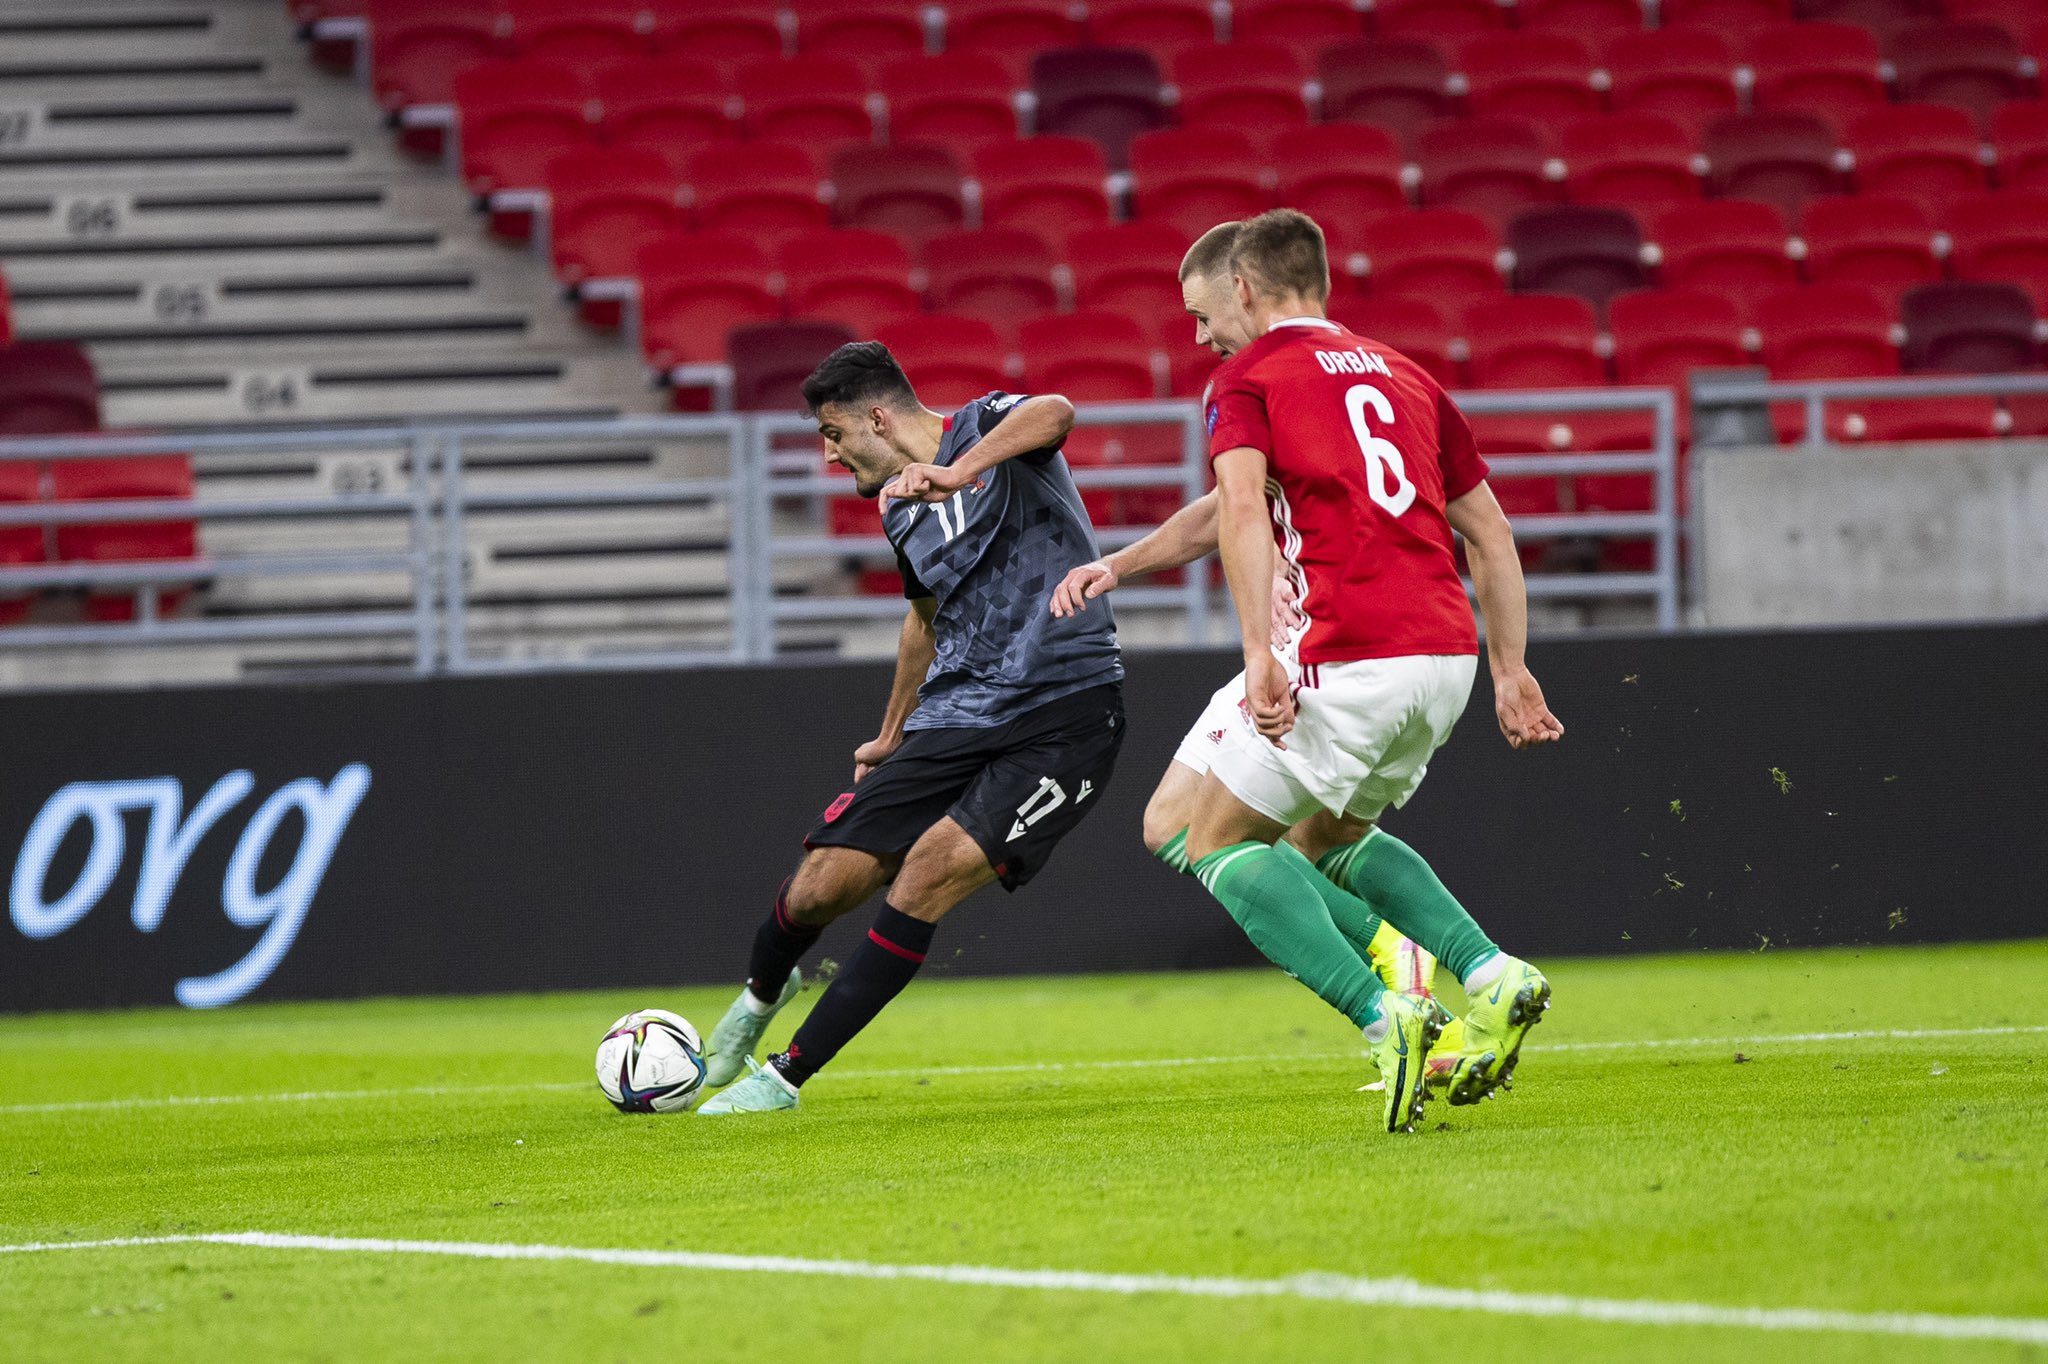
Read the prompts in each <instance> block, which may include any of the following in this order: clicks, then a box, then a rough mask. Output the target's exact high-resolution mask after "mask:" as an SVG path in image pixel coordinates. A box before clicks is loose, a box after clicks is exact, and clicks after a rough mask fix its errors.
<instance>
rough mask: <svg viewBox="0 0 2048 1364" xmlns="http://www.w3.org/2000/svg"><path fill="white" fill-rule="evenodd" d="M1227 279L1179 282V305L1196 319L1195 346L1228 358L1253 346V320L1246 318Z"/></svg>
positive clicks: (1195, 278) (1195, 279)
mask: <svg viewBox="0 0 2048 1364" xmlns="http://www.w3.org/2000/svg"><path fill="white" fill-rule="evenodd" d="M1229 286H1230V281H1229V280H1228V279H1222V280H1217V279H1205V278H1203V277H1202V276H1200V275H1195V276H1192V277H1190V278H1188V279H1185V280H1182V281H1181V286H1180V301H1181V302H1182V303H1183V304H1185V305H1186V306H1187V310H1188V313H1189V315H1191V316H1192V317H1193V318H1194V319H1195V344H1196V345H1198V346H1207V347H1208V348H1209V349H1210V350H1212V351H1215V352H1216V353H1217V354H1218V355H1221V356H1224V357H1226V358H1227V357H1229V356H1232V355H1235V354H1237V352H1238V351H1240V350H1242V349H1244V348H1245V347H1246V346H1248V345H1250V344H1251V343H1252V320H1251V318H1249V317H1247V316H1246V315H1245V311H1244V309H1243V307H1241V306H1240V305H1239V303H1238V301H1237V294H1236V292H1235V291H1234V290H1232V289H1231V288H1230V287H1229Z"/></svg>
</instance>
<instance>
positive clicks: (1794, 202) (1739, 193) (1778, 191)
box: [1705, 113, 1839, 217]
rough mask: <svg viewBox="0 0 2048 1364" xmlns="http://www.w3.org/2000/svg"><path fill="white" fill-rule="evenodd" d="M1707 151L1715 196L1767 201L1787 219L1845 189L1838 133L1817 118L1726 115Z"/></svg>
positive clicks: (1712, 128) (1715, 125) (1711, 129)
mask: <svg viewBox="0 0 2048 1364" xmlns="http://www.w3.org/2000/svg"><path fill="white" fill-rule="evenodd" d="M1705 148H1706V154H1707V166H1708V187H1709V188H1710V189H1711V190H1712V191H1713V192H1714V193H1716V194H1721V195H1726V196H1729V197H1731V198H1737V199H1757V200H1761V201H1762V202H1764V203H1767V204H1772V205H1775V206H1776V207H1777V208H1778V209H1779V210H1780V211H1781V212H1783V213H1784V214H1785V215H1786V216H1787V217H1790V216H1792V215H1793V214H1796V213H1797V212H1798V211H1799V209H1800V207H1801V206H1802V205H1804V204H1805V203H1806V201H1807V200H1808V199H1811V198H1813V197H1815V196H1816V195H1821V194H1831V193H1833V192H1834V191H1835V190H1836V189H1837V188H1839V183H1838V177H1837V174H1836V169H1835V166H1836V158H1835V152H1836V139H1835V135H1834V133H1833V131H1832V130H1830V129H1829V127H1828V125H1827V124H1826V123H1824V122H1822V121H1821V120H1820V119H1818V118H1816V117H1814V116H1813V115H1812V114H1800V113H1757V114H1725V115H1723V116H1722V117H1720V118H1717V119H1715V120H1714V121H1713V122H1712V123H1710V124H1708V125H1707V131H1706V139H1705Z"/></svg>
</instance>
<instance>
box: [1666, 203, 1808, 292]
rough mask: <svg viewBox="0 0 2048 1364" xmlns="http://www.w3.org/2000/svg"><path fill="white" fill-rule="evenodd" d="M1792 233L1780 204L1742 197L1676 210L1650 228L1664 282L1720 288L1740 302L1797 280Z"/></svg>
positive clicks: (1672, 210)
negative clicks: (1789, 244) (1790, 248)
mask: <svg viewBox="0 0 2048 1364" xmlns="http://www.w3.org/2000/svg"><path fill="white" fill-rule="evenodd" d="M1789 237H1790V233H1789V232H1787V230H1786V227H1785V218H1784V215H1783V214H1781V213H1779V212H1778V210H1777V209H1775V208H1773V207H1771V206H1770V205H1769V204H1760V203H1752V202H1750V201H1748V200H1743V199H1718V200H1717V199H1709V200H1706V201H1705V202H1703V203H1698V204H1692V205H1689V206H1688V207H1685V208H1678V209H1671V210H1669V211H1667V212H1665V213H1662V214H1660V215H1658V217H1657V219H1656V220H1655V223H1654V224H1653V226H1652V228H1651V239H1652V241H1653V242H1654V243H1655V245H1656V254H1657V256H1658V259H1659V265H1658V277H1659V278H1660V279H1661V280H1662V282H1663V283H1664V284H1665V285H1667V286H1672V287H1680V288H1690V289H1713V290H1719V291H1722V292H1726V293H1728V294H1730V295H1732V296H1734V297H1735V298H1737V299H1738V301H1739V300H1742V299H1749V298H1754V297H1758V296H1760V295H1763V294H1767V293H1774V292H1776V291H1778V290H1780V289H1787V288H1790V287H1791V286H1792V285H1794V284H1796V283H1798V280H1799V272H1798V269H1797V267H1796V266H1795V265H1794V264H1793V261H1792V257H1791V255H1790V253H1789V252H1788V251H1787V250H1786V244H1787V241H1788V239H1789Z"/></svg>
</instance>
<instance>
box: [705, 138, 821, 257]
mask: <svg viewBox="0 0 2048 1364" xmlns="http://www.w3.org/2000/svg"><path fill="white" fill-rule="evenodd" d="M824 179H825V177H824V174H823V173H822V172H821V171H820V170H819V169H818V162H817V158H816V157H814V156H813V155H812V154H811V153H810V151H809V149H807V148H805V147H801V146H798V145H796V144H794V143H786V142H745V143H739V142H735V143H728V144H721V145H718V146H711V147H705V148H703V149H702V150H701V151H698V152H696V153H695V154H693V155H692V156H691V157H690V159H689V164H688V167H687V170H686V173H685V175H684V183H685V185H686V186H687V188H686V191H685V197H686V199H687V201H688V203H689V206H690V211H691V214H692V216H693V217H694V218H695V220H696V223H697V226H698V227H700V228H703V229H704V230H706V231H727V232H745V233H752V234H756V235H759V236H761V237H763V238H768V239H779V238H781V237H785V236H788V235H789V234H791V233H794V232H805V231H809V230H810V229H812V228H818V227H825V226H827V225H829V224H830V222H831V220H832V213H831V210H830V209H829V208H828V207H827V206H826V204H825V200H824V199H823V198H822V197H820V189H821V187H822V185H823V183H824Z"/></svg>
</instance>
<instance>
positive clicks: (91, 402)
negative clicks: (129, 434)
mask: <svg viewBox="0 0 2048 1364" xmlns="http://www.w3.org/2000/svg"><path fill="white" fill-rule="evenodd" d="M99 429H100V384H99V378H98V376H97V375H96V374H95V373H94V372H93V365H92V360H91V358H90V357H89V356H87V355H86V353H85V348H84V347H83V346H80V345H79V344H78V343H76V342H74V341H15V342H12V343H10V344H9V345H7V346H6V347H4V348H0V436H63V435H76V434H78V433H80V432H85V431H97V430H99Z"/></svg>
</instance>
